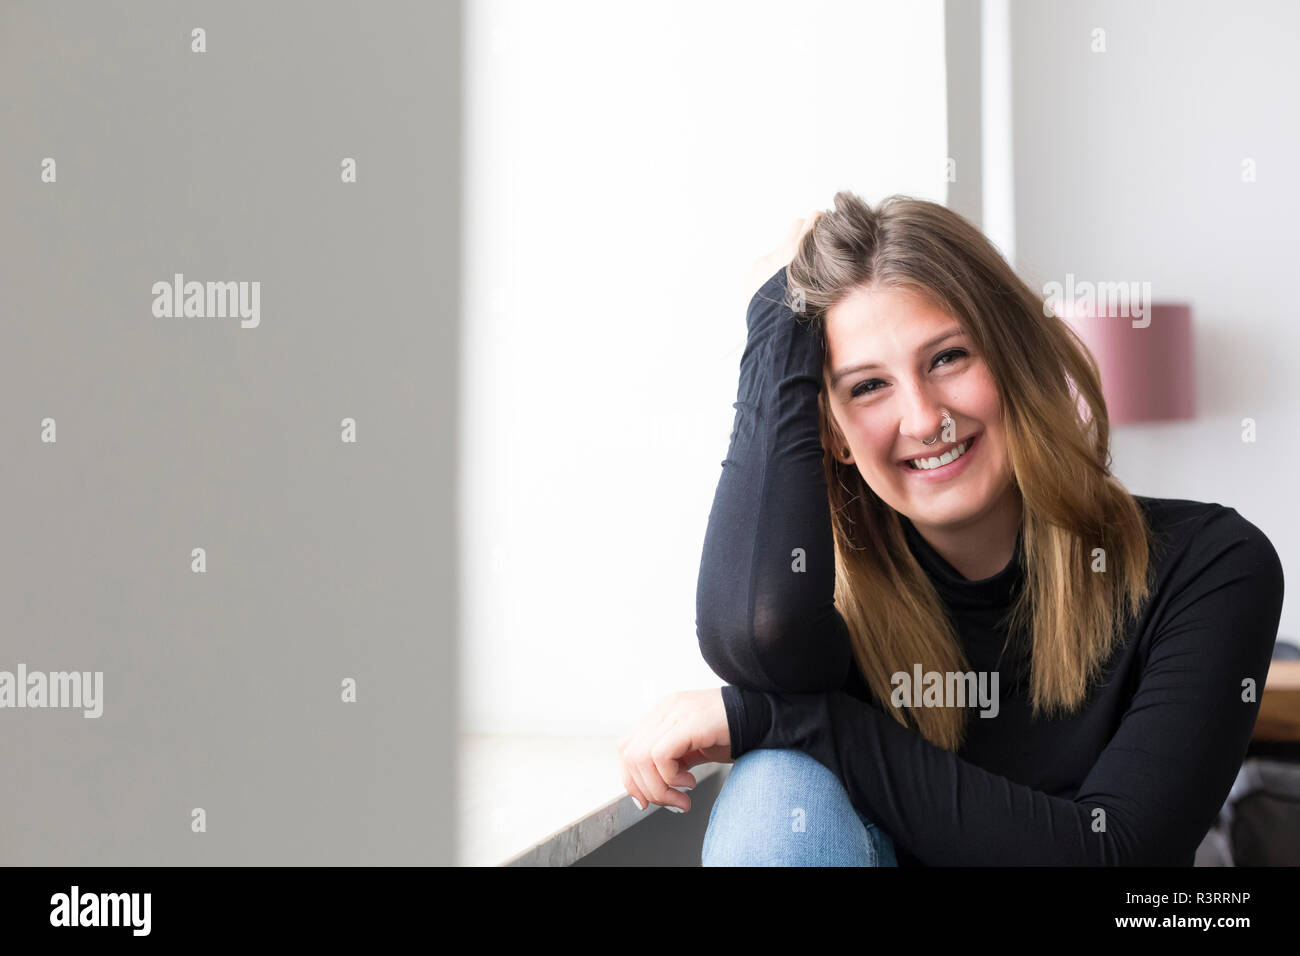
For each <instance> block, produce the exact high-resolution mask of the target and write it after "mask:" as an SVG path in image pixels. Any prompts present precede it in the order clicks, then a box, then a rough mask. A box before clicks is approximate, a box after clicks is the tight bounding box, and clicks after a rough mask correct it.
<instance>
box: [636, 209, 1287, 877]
mask: <svg viewBox="0 0 1300 956" xmlns="http://www.w3.org/2000/svg"><path fill="white" fill-rule="evenodd" d="M746 321H747V326H748V342H747V344H746V348H745V351H744V354H743V356H742V359H741V369H740V387H739V391H738V399H737V402H736V403H735V407H736V421H735V427H734V429H733V432H732V436H731V446H730V448H729V450H728V454H727V458H726V460H725V461H724V462H723V472H722V476H721V478H720V480H719V483H718V490H717V494H716V495H715V498H714V502H713V508H712V510H711V511H710V514H709V524H708V529H707V531H706V534H705V541H704V551H703V555H702V560H701V564H700V575H699V587H698V592H697V608H696V623H697V629H698V636H699V642H700V649H701V652H702V654H703V656H704V659H705V660H706V661H707V662H708V664H709V665H710V666H711V667H712V668H713V670H714V672H715V673H717V674H718V675H719V676H720V677H721V678H723V679H724V680H726V681H728V682H729V684H728V686H725V687H723V688H721V690H720V691H719V692H714V691H691V692H687V693H684V694H680V695H675V696H674V697H672V698H669V699H668V700H667V701H665V702H664V703H662V704H661V705H660V706H659V707H657V708H656V710H655V711H654V712H653V713H652V714H650V715H649V716H648V717H647V718H646V720H644V721H643V722H642V723H641V724H639V725H638V726H637V727H636V728H635V729H634V730H633V731H632V732H631V733H630V734H629V735H628V736H627V737H626V738H624V742H623V744H621V745H620V754H621V756H622V758H623V761H624V768H625V778H624V779H625V783H626V785H627V786H628V789H629V793H634V794H636V795H640V796H645V797H649V798H650V799H652V800H654V801H655V802H658V803H672V804H675V805H678V806H683V807H686V806H689V802H688V801H687V799H686V798H685V797H684V795H683V794H680V793H677V791H675V790H668V789H666V788H667V787H676V786H683V785H688V784H689V775H687V776H685V777H683V776H682V774H681V770H682V768H684V767H689V766H691V765H692V764H694V763H698V762H700V761H701V759H704V758H706V757H707V758H709V759H717V757H716V753H717V751H718V750H719V749H720V748H721V747H722V745H723V743H724V742H726V743H727V744H728V745H729V748H730V753H729V756H730V757H731V758H732V759H733V760H735V761H736V767H735V768H734V770H733V772H732V774H731V776H730V777H729V778H728V781H727V783H726V784H725V785H724V787H723V790H722V793H721V794H720V796H719V798H718V800H717V802H716V803H715V805H714V810H713V813H712V815H711V817H710V821H709V831H708V834H707V836H706V840H705V845H704V846H705V853H704V863H705V864H706V865H714V864H725V863H746V862H764V863H772V862H778V863H787V864H793V865H799V864H804V863H808V862H809V861H824V860H835V861H839V862H850V863H852V862H855V861H856V862H858V863H861V864H863V865H879V864H880V862H881V861H892V860H893V859H894V858H895V854H894V852H893V851H894V847H895V844H896V848H897V860H898V862H899V863H901V864H903V865H914V864H917V863H920V864H923V865H944V864H949V865H951V864H984V865H1008V864H1027V865H1059V864H1129V865H1131V864H1174V865H1190V864H1191V862H1192V859H1193V856H1194V853H1195V850H1196V847H1197V845H1198V843H1199V842H1200V840H1201V838H1202V837H1203V836H1204V835H1205V833H1206V830H1207V829H1208V828H1209V826H1210V824H1211V823H1212V822H1213V820H1214V818H1215V815H1216V814H1217V812H1218V810H1219V808H1220V807H1221V806H1222V805H1223V801H1224V798H1225V797H1226V795H1227V793H1228V790H1229V788H1230V786H1231V784H1232V781H1233V779H1234V778H1235V776H1236V773H1237V770H1238V768H1239V767H1240V765H1241V761H1242V758H1243V756H1244V755H1245V751H1246V747H1247V744H1248V743H1249V740H1250V734H1251V730H1252V728H1253V726H1254V722H1255V717H1256V715H1257V713H1258V709H1259V703H1258V701H1257V699H1256V698H1255V697H1254V695H1246V694H1242V693H1241V688H1242V687H1243V686H1245V685H1247V684H1251V683H1253V685H1255V686H1262V684H1263V681H1264V678H1265V675H1266V674H1267V672H1268V665H1269V658H1270V654H1271V651H1272V647H1273V642H1274V639H1275V637H1276V634H1277V624H1278V620H1279V617H1280V614H1281V606H1282V591H1283V579H1282V567H1281V563H1280V561H1279V560H1278V557H1277V553H1276V551H1275V550H1274V548H1273V546H1272V544H1271V543H1270V542H1269V540H1268V538H1266V537H1265V536H1264V534H1263V533H1262V532H1261V531H1260V530H1259V529H1258V528H1256V527H1255V526H1254V525H1253V524H1251V523H1250V522H1248V521H1246V520H1245V519H1244V518H1243V517H1242V516H1241V515H1240V514H1238V513H1237V512H1236V510H1235V509H1233V508H1230V507H1225V506H1223V505H1219V504H1207V503H1202V502H1195V501H1186V500H1181V499H1157V498H1147V497H1142V496H1135V495H1132V494H1130V493H1129V492H1128V491H1127V490H1125V489H1124V488H1123V487H1122V486H1121V485H1120V483H1119V482H1118V481H1117V480H1116V479H1115V478H1114V477H1113V476H1112V475H1111V473H1110V468H1109V464H1110V450H1109V420H1108V417H1107V411H1106V407H1105V403H1104V401H1103V399H1102V392H1101V387H1100V381H1099V378H1098V373H1097V367H1096V364H1095V363H1094V361H1093V359H1092V356H1091V355H1090V354H1089V353H1088V352H1087V350H1086V348H1085V347H1084V346H1083V345H1082V343H1081V342H1080V341H1079V340H1078V338H1077V337H1076V336H1075V335H1074V333H1073V331H1072V330H1071V329H1070V327H1069V326H1068V325H1067V324H1065V323H1064V322H1063V321H1062V320H1060V319H1058V318H1056V317H1055V316H1053V315H1051V314H1047V315H1045V314H1044V312H1043V308H1042V300H1041V298H1040V297H1039V296H1038V295H1036V294H1035V293H1034V292H1033V291H1032V290H1031V289H1030V288H1029V287H1028V286H1027V285H1026V284H1025V283H1024V282H1023V281H1022V280H1021V279H1019V277H1017V276H1016V274H1015V272H1014V271H1013V270H1012V269H1011V267H1010V266H1009V265H1008V264H1007V263H1006V262H1005V261H1004V260H1003V259H1002V258H1001V256H1000V255H999V254H998V252H997V250H996V249H995V248H994V247H993V246H992V244H991V243H989V241H988V240H987V239H986V238H985V237H984V236H983V235H982V234H981V233H980V232H979V230H977V229H976V228H975V227H974V226H972V225H971V224H970V223H969V222H967V221H966V220H965V219H962V218H961V217H960V216H959V215H957V214H956V213H954V212H952V211H951V210H948V209H946V208H944V207H942V206H939V205H936V204H934V203H929V202H924V201H921V200H915V199H910V198H906V197H890V198H889V199H886V200H885V201H883V202H882V203H881V204H880V205H879V206H877V207H876V208H875V209H873V208H871V207H870V206H868V205H867V204H866V203H865V202H863V201H862V200H861V199H859V198H858V197H856V196H853V195H852V194H849V193H839V194H837V195H836V196H835V208H834V210H833V211H830V212H827V213H824V214H822V215H820V216H819V217H817V218H816V220H815V222H814V223H813V224H812V226H811V228H809V229H808V230H807V231H806V232H805V233H804V234H803V235H802V237H801V238H800V239H799V241H798V243H797V245H796V248H795V251H794V253H793V259H792V261H791V262H790V264H789V266H788V267H786V268H781V269H778V270H777V271H776V273H775V274H774V275H772V276H771V277H770V278H769V279H768V280H767V281H766V282H765V283H764V284H763V286H762V287H761V288H760V289H759V290H758V292H757V293H756V294H755V295H754V297H753V299H752V300H751V302H750V307H749V311H748V314H747V319H746ZM941 443H942V444H941ZM962 445H966V446H967V447H966V448H965V450H964V452H963V453H961V454H960V455H959V457H957V458H956V460H951V459H950V460H949V462H948V463H947V464H944V463H943V457H944V456H946V455H948V454H950V452H948V451H940V453H939V456H937V457H938V462H937V464H938V467H934V468H924V469H921V470H917V469H913V468H912V466H911V464H909V462H910V461H911V460H915V459H918V458H925V459H927V462H926V463H927V465H928V464H930V461H929V459H931V458H934V457H936V456H935V455H934V452H933V451H932V450H940V449H949V448H952V447H954V446H955V447H957V448H958V449H960V448H961V446H962ZM917 672H921V673H925V674H933V675H935V680H934V684H935V685H936V686H944V685H945V684H946V682H947V681H948V680H949V679H951V678H952V677H953V676H960V677H961V678H963V679H965V680H968V681H974V682H976V684H978V682H979V681H981V680H985V681H986V686H991V687H996V688H998V690H997V693H998V701H997V703H996V706H994V705H993V702H992V701H989V702H988V704H989V706H988V707H987V708H986V711H987V713H988V714H990V715H994V716H990V717H989V719H983V720H971V719H970V717H971V713H970V707H969V706H965V705H964V704H965V703H966V702H965V701H962V702H960V703H959V702H956V701H952V702H950V701H947V700H945V699H943V698H941V697H938V696H935V697H934V698H933V699H932V698H931V695H930V694H929V693H928V691H927V693H923V694H910V695H903V696H897V695H892V694H891V691H892V690H893V689H894V687H895V686H896V685H897V675H899V674H900V673H901V674H904V675H905V674H908V673H917ZM950 703H951V705H949V704H950ZM1193 741H1194V745H1192V742H1193ZM774 752H775V753H774ZM782 754H784V756H783V755H782ZM807 758H811V762H810V760H809V759H807ZM817 765H820V768H819V767H818V766H817ZM822 769H824V770H829V771H831V773H829V774H827V773H823V772H819V771H820V770H822ZM792 801H793V802H792ZM809 802H814V803H815V804H816V805H818V806H821V807H824V808H829V809H827V811H826V814H825V817H824V820H825V821H827V824H826V825H825V826H822V827H819V828H817V830H816V831H815V832H814V830H813V829H812V828H810V829H809V831H808V832H807V833H806V834H803V835H802V836H801V837H800V838H799V839H794V840H792V839H790V837H789V834H788V833H786V832H785V829H788V821H786V816H787V815H788V812H789V810H788V808H789V807H790V806H798V807H806V806H807V805H808V803H809ZM850 805H851V809H850ZM774 848H776V849H774Z"/></svg>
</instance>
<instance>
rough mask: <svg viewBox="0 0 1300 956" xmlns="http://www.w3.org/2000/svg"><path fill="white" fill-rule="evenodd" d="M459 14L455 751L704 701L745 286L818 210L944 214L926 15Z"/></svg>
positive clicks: (940, 128)
mask: <svg viewBox="0 0 1300 956" xmlns="http://www.w3.org/2000/svg"><path fill="white" fill-rule="evenodd" d="M466 12H467V18H468V22H467V31H468V32H467V42H466V63H467V74H466V79H467V92H466V96H467V100H466V122H467V131H466V146H465V149H466V152H465V157H464V159H465V168H466V177H467V179H466V194H465V207H464V223H465V228H466V247H465V275H464V287H465V308H464V313H465V315H466V320H465V325H464V328H463V351H462V356H463V359H462V361H463V365H462V370H461V377H462V388H463V397H462V403H461V405H462V408H463V410H464V412H463V414H464V418H463V420H462V435H463V438H462V442H463V444H462V450H463V455H462V458H461V461H462V466H461V468H462V470H461V475H460V480H461V502H462V512H461V528H462V533H461V536H462V541H463V544H464V547H463V550H462V561H463V565H462V567H461V572H462V582H463V590H462V601H461V607H462V608H463V612H462V613H463V620H462V630H461V633H462V642H463V645H462V649H461V655H460V660H461V673H460V679H461V700H462V729H463V730H466V731H471V732H497V733H507V732H537V733H594V734H595V733H603V734H621V733H622V732H623V731H624V730H626V729H627V727H628V725H629V724H630V723H631V722H632V721H633V720H635V719H636V718H637V717H638V716H640V714H641V713H643V712H644V711H645V710H646V709H647V708H648V707H649V706H651V705H652V704H653V703H654V701H655V700H656V699H657V698H658V697H660V696H662V695H664V694H667V693H670V692H672V691H674V690H678V689H686V688H693V687H710V686H715V687H716V686H718V685H719V684H720V683H721V682H720V681H719V679H718V678H717V677H716V676H714V675H713V673H712V672H711V671H710V670H709V669H708V667H707V666H706V665H705V664H704V662H703V660H702V659H701V658H700V654H699V649H698V645H697V643H696V637H695V585H696V577H697V574H698V571H699V562H700V549H701V546H702V544H703V538H704V530H705V525H706V523H707V519H708V513H709V507H710V505H711V503H712V500H713V494H714V490H715V488H716V485H717V481H718V478H719V476H720V474H721V462H722V459H723V457H724V456H725V454H726V451H727V447H728V440H729V436H730V433H731V425H732V421H733V419H734V415H735V410H734V409H733V408H732V403H733V402H734V401H735V400H736V388H737V379H738V373H739V362H740V354H741V349H742V347H743V345H744V338H745V319H744V313H745V304H746V300H747V296H742V295H740V294H739V292H738V289H739V286H740V283H741V282H742V281H743V280H744V278H745V276H746V274H747V272H748V270H749V266H750V264H751V263H752V261H753V260H754V259H755V258H757V257H758V256H759V255H761V254H763V253H765V252H767V251H768V250H769V249H770V248H771V247H772V246H774V245H775V244H776V243H777V242H778V241H779V240H780V238H781V236H782V235H783V234H784V232H785V229H786V228H787V227H788V225H789V223H790V221H791V220H792V219H794V218H795V217H797V216H802V215H804V214H806V213H807V212H809V211H811V210H812V209H817V208H825V207H828V206H829V205H830V202H831V198H832V196H833V194H834V192H835V191H836V190H837V189H843V188H847V189H853V190H856V191H858V192H859V193H861V194H862V195H863V196H864V197H865V198H867V199H868V200H869V201H872V202H874V201H876V200H878V199H879V198H881V197H882V196H883V195H885V194H887V193H890V192H903V193H911V194H913V195H917V196H921V197H924V198H928V199H933V200H935V201H940V202H942V201H944V199H945V195H946V190H945V183H944V179H943V165H942V164H943V160H944V157H945V152H946V146H947V144H946V137H945V124H946V115H945V106H944V95H943V90H944V77H945V74H944V61H943V52H944V36H943V9H942V4H941V3H940V2H938V0H929V2H922V3H906V4H895V3H855V4H845V3H808V2H802V3H794V2H788V3H774V2H766V3H753V2H747V3H738V2H737V3H721V2H704V3H701V2H691V3H682V2H676V3H658V2H657V3H645V4H608V3H597V2H548V3H545V4H537V3H527V2H507V0H475V2H474V3H471V4H468V5H467V11H466Z"/></svg>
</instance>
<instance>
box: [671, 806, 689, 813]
mask: <svg viewBox="0 0 1300 956" xmlns="http://www.w3.org/2000/svg"><path fill="white" fill-rule="evenodd" d="M668 809H669V810H671V811H672V812H673V813H685V812H686V811H685V810H683V809H682V808H681V807H673V806H669V807H668Z"/></svg>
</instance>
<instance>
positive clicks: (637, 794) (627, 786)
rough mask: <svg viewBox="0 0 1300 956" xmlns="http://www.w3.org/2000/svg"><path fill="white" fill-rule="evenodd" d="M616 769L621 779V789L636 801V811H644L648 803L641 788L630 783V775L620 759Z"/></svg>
mask: <svg viewBox="0 0 1300 956" xmlns="http://www.w3.org/2000/svg"><path fill="white" fill-rule="evenodd" d="M618 769H619V773H620V774H621V775H622V777H623V789H624V790H626V791H627V793H628V796H630V797H631V798H632V799H633V800H635V801H636V803H637V809H638V810H644V809H645V808H646V807H648V806H650V803H649V801H647V800H646V798H645V794H643V793H642V792H641V788H640V787H638V786H637V785H636V784H635V783H634V782H633V781H632V775H631V774H630V773H628V771H627V765H626V764H624V763H623V761H622V760H621V759H620V760H619V764H618Z"/></svg>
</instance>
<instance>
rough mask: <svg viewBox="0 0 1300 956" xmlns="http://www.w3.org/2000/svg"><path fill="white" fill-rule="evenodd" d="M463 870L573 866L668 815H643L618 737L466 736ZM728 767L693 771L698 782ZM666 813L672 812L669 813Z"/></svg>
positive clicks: (460, 833)
mask: <svg viewBox="0 0 1300 956" xmlns="http://www.w3.org/2000/svg"><path fill="white" fill-rule="evenodd" d="M459 743H460V748H459V758H458V759H459V761H460V767H459V784H458V786H459V793H458V796H459V801H460V811H459V812H460V826H459V827H458V839H459V849H458V853H457V862H458V864H459V865H460V866H568V865H569V864H571V863H573V862H575V861H577V860H579V859H581V858H582V857H584V856H586V855H587V854H588V853H590V852H591V851H592V850H595V849H596V848H597V847H599V846H601V845H602V844H603V843H605V842H606V841H608V840H610V839H612V838H614V837H615V836H617V835H618V834H620V833H622V832H623V831H624V830H626V829H628V828H629V827H631V826H633V825H634V824H636V823H639V822H640V821H642V820H644V819H646V818H647V817H648V816H649V815H650V814H651V813H654V812H656V811H658V810H663V809H664V808H663V807H660V806H659V805H658V804H653V803H652V804H650V806H649V807H647V808H646V809H645V810H644V811H642V810H638V809H637V808H636V804H635V803H633V802H632V798H631V797H630V796H629V795H628V793H627V791H626V790H624V789H623V782H622V779H621V777H620V775H619V767H618V754H617V752H616V748H617V746H618V738H617V737H603V736H601V737H545V736H530V735H513V734H507V735H495V734H462V735H461V736H460V739H459ZM722 767H723V764H719V763H705V764H700V765H699V766H697V767H692V768H691V773H692V774H694V775H695V779H696V781H697V782H699V781H702V780H704V779H705V778H706V777H708V776H710V775H711V774H713V773H716V772H717V771H718V770H720V769H721V768H722ZM665 812H666V811H665Z"/></svg>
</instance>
